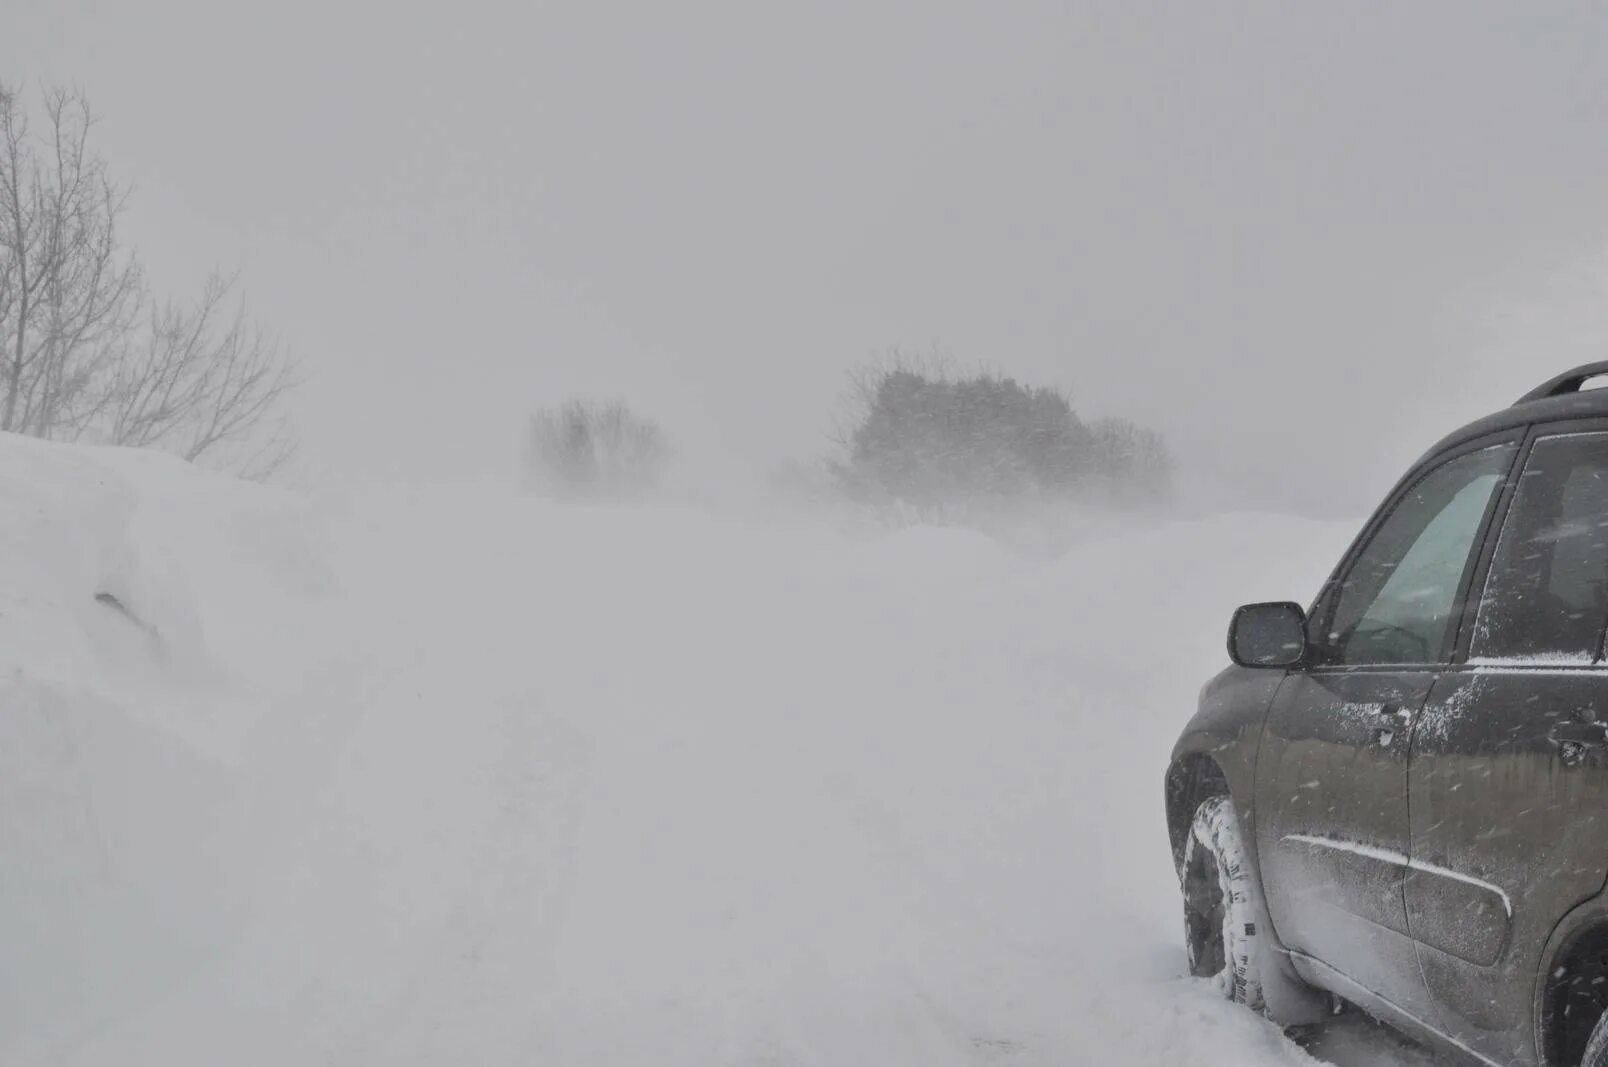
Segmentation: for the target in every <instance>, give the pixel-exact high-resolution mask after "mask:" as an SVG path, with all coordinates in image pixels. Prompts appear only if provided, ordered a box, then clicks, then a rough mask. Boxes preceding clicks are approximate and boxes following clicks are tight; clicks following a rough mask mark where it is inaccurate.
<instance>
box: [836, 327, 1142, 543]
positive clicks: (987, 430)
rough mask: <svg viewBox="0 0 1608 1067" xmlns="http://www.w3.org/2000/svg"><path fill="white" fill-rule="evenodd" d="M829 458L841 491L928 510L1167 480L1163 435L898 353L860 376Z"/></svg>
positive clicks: (1053, 393)
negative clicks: (1094, 418) (1084, 416)
mask: <svg viewBox="0 0 1608 1067" xmlns="http://www.w3.org/2000/svg"><path fill="white" fill-rule="evenodd" d="M851 407H852V411H851V417H850V419H849V421H848V424H847V425H846V426H845V428H844V431H843V433H842V437H841V444H842V445H843V455H842V456H841V458H840V460H839V462H838V464H837V465H836V467H835V476H836V480H837V483H838V486H839V488H840V490H841V491H843V492H844V493H845V494H847V495H848V496H850V497H851V498H854V499H856V500H860V501H864V502H870V503H878V504H890V505H896V506H897V507H898V508H899V509H901V510H902V511H907V512H908V511H911V510H913V511H914V512H915V513H917V514H920V515H922V516H925V517H937V518H953V517H963V515H964V513H966V512H970V511H971V510H973V509H975V508H977V507H979V506H983V507H995V506H999V505H1004V504H1013V503H1019V502H1022V501H1025V500H1031V499H1042V498H1069V497H1074V496H1090V495H1100V496H1105V495H1116V496H1117V497H1119V498H1120V499H1124V500H1132V499H1139V498H1152V497H1156V496H1160V495H1162V494H1164V493H1165V492H1166V491H1167V488H1168V479H1169V474H1170V471H1171V459H1170V457H1169V455H1168V452H1167V448H1166V444H1165V442H1164V441H1163V440H1162V438H1161V437H1160V436H1159V435H1158V434H1155V433H1153V432H1151V431H1149V430H1145V429H1142V428H1140V427H1138V426H1136V425H1134V424H1133V423H1130V422H1127V421H1125V420H1122V419H1103V420H1101V421H1099V422H1096V423H1094V424H1092V425H1089V424H1085V423H1084V422H1083V421H1082V420H1081V419H1079V418H1078V416H1077V414H1076V412H1074V411H1073V410H1072V404H1071V401H1070V400H1069V399H1068V398H1067V396H1066V395H1065V394H1064V393H1062V392H1060V391H1058V390H1055V389H1051V388H1045V387H1042V386H1029V385H1023V384H1021V383H1020V382H1018V381H1016V380H1015V379H1014V378H1008V377H1003V376H1001V375H998V374H992V373H988V372H975V373H972V374H969V375H962V376H956V375H953V374H950V373H948V372H947V371H946V370H943V369H941V368H934V367H933V366H932V365H931V364H930V363H928V364H918V363H913V362H910V361H906V360H900V359H898V358H895V359H894V360H892V361H890V362H888V363H885V364H882V365H880V366H877V367H874V368H872V369H871V370H870V371H868V372H864V373H862V374H861V375H859V376H858V377H857V378H856V379H855V381H854V387H853V389H852V391H851Z"/></svg>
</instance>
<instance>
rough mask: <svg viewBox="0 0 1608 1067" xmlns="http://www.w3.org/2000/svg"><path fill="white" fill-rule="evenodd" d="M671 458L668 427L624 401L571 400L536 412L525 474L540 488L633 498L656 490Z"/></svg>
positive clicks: (531, 428) (532, 420)
mask: <svg viewBox="0 0 1608 1067" xmlns="http://www.w3.org/2000/svg"><path fill="white" fill-rule="evenodd" d="M669 458H670V444H669V438H668V437H667V436H666V435H665V432H664V429H663V428H662V427H660V426H659V424H658V423H656V422H654V421H653V420H651V419H649V418H646V417H645V416H642V415H639V414H637V413H636V412H634V411H632V410H631V409H630V408H629V407H627V406H626V405H625V404H624V403H622V402H620V401H593V400H569V401H566V402H565V403H563V404H561V405H558V406H556V407H551V408H544V409H542V410H540V411H538V412H536V414H535V415H533V416H531V420H530V430H529V437H528V440H527V453H526V474H527V478H528V480H529V482H530V484H531V485H532V486H533V487H534V488H537V489H541V490H544V491H548V492H558V493H566V494H578V495H588V496H591V495H596V496H630V495H634V494H638V493H642V492H646V491H648V490H650V489H652V488H654V487H655V486H656V485H657V484H658V482H659V478H660V476H661V475H662V474H663V472H664V468H665V464H666V463H667V462H668V460H669Z"/></svg>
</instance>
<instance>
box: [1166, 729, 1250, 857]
mask: <svg viewBox="0 0 1608 1067" xmlns="http://www.w3.org/2000/svg"><path fill="white" fill-rule="evenodd" d="M1165 796H1166V803H1167V839H1168V841H1170V842H1171V844H1172V855H1173V869H1174V870H1175V871H1176V870H1182V869H1183V863H1184V843H1185V842H1186V841H1187V840H1188V839H1189V828H1190V824H1191V823H1192V822H1193V821H1194V818H1195V812H1196V810H1198V809H1199V808H1200V806H1201V805H1202V804H1203V803H1205V802H1206V801H1207V800H1210V799H1211V798H1212V797H1216V796H1228V797H1231V798H1233V799H1234V801H1235V806H1236V807H1239V806H1240V799H1239V798H1238V797H1235V796H1234V793H1233V790H1232V789H1231V788H1230V787H1229V784H1228V775H1227V774H1226V773H1225V772H1224V771H1223V767H1222V765H1221V764H1220V763H1218V762H1217V760H1216V759H1215V758H1213V757H1212V756H1211V755H1209V754H1207V753H1205V752H1184V753H1182V754H1179V755H1174V757H1173V760H1172V763H1171V764H1170V765H1169V766H1168V767H1167V780H1166V786H1165Z"/></svg>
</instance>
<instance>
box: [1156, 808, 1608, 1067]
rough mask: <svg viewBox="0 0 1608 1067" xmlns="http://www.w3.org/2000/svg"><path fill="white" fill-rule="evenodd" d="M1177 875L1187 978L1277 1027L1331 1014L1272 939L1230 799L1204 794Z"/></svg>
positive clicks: (1328, 1001) (1322, 997) (1327, 1001)
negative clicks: (1209, 983) (1204, 981)
mask: <svg viewBox="0 0 1608 1067" xmlns="http://www.w3.org/2000/svg"><path fill="white" fill-rule="evenodd" d="M1179 876H1180V880H1181V882H1182V888H1183V895H1184V944H1185V946H1186V948H1187V951H1188V955H1189V972H1190V974H1192V975H1194V976H1195V977H1197V978H1206V979H1209V980H1210V981H1212V983H1213V984H1215V985H1216V986H1217V988H1218V990H1219V991H1221V992H1222V994H1223V995H1224V996H1225V997H1227V998H1228V999H1229V1000H1232V1001H1234V1002H1235V1003H1237V1004H1243V1005H1244V1006H1245V1007H1247V1008H1249V1009H1251V1010H1252V1011H1254V1012H1256V1013H1257V1014H1259V1015H1262V1016H1265V1017H1266V1018H1268V1019H1270V1020H1272V1021H1273V1022H1275V1023H1277V1024H1279V1025H1280V1026H1286V1027H1288V1026H1300V1025H1306V1024H1309V1023H1315V1022H1319V1021H1321V1020H1323V1019H1325V1018H1327V1017H1328V1016H1329V1015H1331V1014H1332V1013H1333V1010H1334V1008H1333V1005H1334V1002H1333V1000H1332V999H1331V998H1329V997H1327V996H1325V995H1323V994H1321V993H1319V992H1318V991H1317V990H1315V989H1313V988H1312V987H1310V986H1308V985H1307V984H1306V983H1305V982H1303V981H1301V979H1300V977H1299V976H1297V975H1296V973H1295V970H1294V968H1293V967H1292V966H1291V964H1290V960H1289V957H1288V954H1287V953H1285V952H1284V950H1283V948H1282V947H1281V946H1280V945H1279V944H1278V943H1277V942H1276V940H1275V938H1274V936H1273V932H1272V926H1271V924H1270V923H1269V922H1268V917H1267V903H1266V901H1265V900H1264V898H1263V896H1262V882H1261V877H1260V875H1259V874H1258V872H1257V870H1256V865H1255V863H1253V862H1252V860H1251V853H1250V849H1249V848H1247V847H1246V843H1245V838H1244V836H1243V834H1242V832H1241V829H1240V820H1239V814H1238V813H1237V812H1236V811H1235V810H1234V801H1233V800H1232V799H1231V798H1230V797H1227V796H1214V797H1209V798H1207V799H1206V800H1205V801H1203V802H1201V805H1200V806H1199V807H1198V808H1196V809H1195V818H1194V819H1193V820H1192V822H1191V824H1190V827H1189V836H1188V838H1187V839H1186V840H1185V842H1184V856H1183V864H1182V866H1181V868H1180V870H1179ZM1605 1067H1608V1065H1605Z"/></svg>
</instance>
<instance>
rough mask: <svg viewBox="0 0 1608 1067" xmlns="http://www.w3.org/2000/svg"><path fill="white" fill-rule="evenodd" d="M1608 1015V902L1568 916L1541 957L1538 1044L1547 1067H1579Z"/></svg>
mask: <svg viewBox="0 0 1608 1067" xmlns="http://www.w3.org/2000/svg"><path fill="white" fill-rule="evenodd" d="M1605 1011H1608V896H1605V895H1604V894H1598V895H1597V896H1595V897H1593V898H1591V899H1590V900H1588V901H1586V902H1585V903H1583V904H1580V905H1578V906H1577V907H1575V909H1574V910H1573V911H1571V912H1569V913H1568V914H1567V915H1565V916H1564V917H1563V918H1562V919H1561V920H1560V921H1559V922H1558V924H1557V926H1556V927H1554V929H1553V931H1552V936H1551V937H1549V938H1548V939H1547V944H1546V948H1545V949H1543V951H1542V953H1541V969H1540V972H1539V973H1538V974H1537V975H1536V983H1535V1008H1534V1018H1535V1044H1536V1054H1537V1057H1538V1059H1539V1061H1540V1062H1541V1063H1542V1064H1543V1065H1545V1067H1576V1065H1577V1064H1578V1063H1579V1062H1580V1054H1581V1053H1582V1052H1583V1051H1584V1050H1585V1047H1586V1043H1587V1042H1588V1041H1589V1040H1590V1038H1591V1031H1592V1030H1593V1028H1595V1026H1596V1025H1597V1022H1598V1020H1599V1019H1601V1018H1602V1016H1603V1013H1604V1012H1605Z"/></svg>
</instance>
